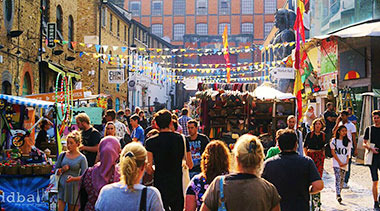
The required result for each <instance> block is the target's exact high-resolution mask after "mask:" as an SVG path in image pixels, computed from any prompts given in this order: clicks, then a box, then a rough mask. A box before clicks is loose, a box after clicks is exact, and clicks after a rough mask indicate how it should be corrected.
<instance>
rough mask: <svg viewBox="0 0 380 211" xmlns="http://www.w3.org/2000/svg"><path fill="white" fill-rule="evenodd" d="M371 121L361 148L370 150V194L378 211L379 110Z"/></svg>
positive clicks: (379, 163)
mask: <svg viewBox="0 0 380 211" xmlns="http://www.w3.org/2000/svg"><path fill="white" fill-rule="evenodd" d="M372 119H373V122H374V123H375V124H374V125H371V126H369V127H367V128H366V130H365V133H364V143H363V146H364V147H365V148H366V149H367V150H371V151H372V152H373V157H372V165H370V166H369V167H370V169H371V177H372V181H373V184H372V194H373V200H374V208H375V209H376V210H378V209H380V206H379V199H378V191H377V186H378V184H379V175H378V170H380V154H379V149H380V110H375V111H373V112H372ZM370 144H375V147H373V146H370Z"/></svg>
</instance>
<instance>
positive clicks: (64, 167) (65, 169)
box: [62, 165, 70, 172]
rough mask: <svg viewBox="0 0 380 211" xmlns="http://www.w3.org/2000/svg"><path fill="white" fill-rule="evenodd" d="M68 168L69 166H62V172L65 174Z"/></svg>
mask: <svg viewBox="0 0 380 211" xmlns="http://www.w3.org/2000/svg"><path fill="white" fill-rule="evenodd" d="M69 168H70V166H69V165H64V166H63V167H62V170H63V171H64V172H65V171H67V170H69Z"/></svg>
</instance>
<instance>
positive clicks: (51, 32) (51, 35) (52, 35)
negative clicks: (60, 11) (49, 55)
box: [47, 23, 57, 48]
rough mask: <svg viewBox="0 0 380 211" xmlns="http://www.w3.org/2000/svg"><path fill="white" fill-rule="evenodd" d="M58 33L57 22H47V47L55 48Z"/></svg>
mask: <svg viewBox="0 0 380 211" xmlns="http://www.w3.org/2000/svg"><path fill="white" fill-rule="evenodd" d="M56 34H57V24H56V23H48V24H47V39H48V42H47V47H48V48H55V46H56V44H55V42H54V40H55V39H56Z"/></svg>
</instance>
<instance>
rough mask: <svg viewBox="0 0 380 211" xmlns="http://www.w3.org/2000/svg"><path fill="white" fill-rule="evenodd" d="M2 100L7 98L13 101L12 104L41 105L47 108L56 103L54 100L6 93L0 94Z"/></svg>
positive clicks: (9, 101) (40, 106) (10, 101)
mask: <svg viewBox="0 0 380 211" xmlns="http://www.w3.org/2000/svg"><path fill="white" fill-rule="evenodd" d="M0 100H6V101H8V103H11V104H17V105H24V106H31V107H39V108H45V109H47V108H49V107H52V106H54V103H52V102H47V101H43V100H36V99H30V98H25V97H17V96H11V95H4V94H0Z"/></svg>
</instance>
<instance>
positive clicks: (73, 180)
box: [66, 175, 82, 183]
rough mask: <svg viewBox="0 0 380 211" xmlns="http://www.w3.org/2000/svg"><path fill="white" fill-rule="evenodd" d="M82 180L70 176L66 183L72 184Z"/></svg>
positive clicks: (78, 177) (79, 177)
mask: <svg viewBox="0 0 380 211" xmlns="http://www.w3.org/2000/svg"><path fill="white" fill-rule="evenodd" d="M81 178H82V176H77V177H73V176H71V175H69V176H67V179H66V182H67V183H70V182H76V181H80V179H81Z"/></svg>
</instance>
